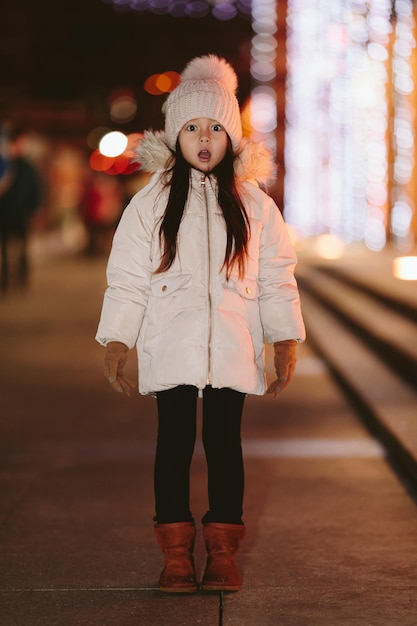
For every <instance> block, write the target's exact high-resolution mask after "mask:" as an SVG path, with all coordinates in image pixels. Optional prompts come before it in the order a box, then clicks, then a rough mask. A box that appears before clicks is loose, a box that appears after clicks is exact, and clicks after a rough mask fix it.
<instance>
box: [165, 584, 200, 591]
mask: <svg viewBox="0 0 417 626" xmlns="http://www.w3.org/2000/svg"><path fill="white" fill-rule="evenodd" d="M159 590H160V591H162V592H163V593H196V591H197V590H198V587H197V585H196V586H195V587H159Z"/></svg>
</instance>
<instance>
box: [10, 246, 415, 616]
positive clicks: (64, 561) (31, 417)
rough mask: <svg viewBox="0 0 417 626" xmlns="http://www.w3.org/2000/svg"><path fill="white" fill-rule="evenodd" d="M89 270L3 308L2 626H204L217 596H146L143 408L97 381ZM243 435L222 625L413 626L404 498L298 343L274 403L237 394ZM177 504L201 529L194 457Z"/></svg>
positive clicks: (60, 269) (148, 469)
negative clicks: (241, 527) (238, 543)
mask: <svg viewBox="0 0 417 626" xmlns="http://www.w3.org/2000/svg"><path fill="white" fill-rule="evenodd" d="M104 264H105V262H104V260H101V259H99V260H87V259H83V258H62V259H57V260H56V262H54V263H46V262H43V263H41V264H39V265H37V266H36V267H35V268H34V274H33V280H32V284H31V287H30V289H29V291H28V292H27V293H24V292H11V293H10V294H9V295H8V296H7V297H6V298H2V299H0V363H1V377H0V415H1V420H0V459H1V465H0V495H1V497H0V624H1V626H133V625H135V626H138V625H139V626H142V625H143V626H152V625H155V626H161V625H167V626H179V625H186V626H193V625H197V624H199V625H202V626H217V625H218V624H219V623H220V622H219V596H218V595H217V594H204V593H198V594H196V595H187V596H185V597H182V596H170V595H164V594H161V593H160V592H159V591H158V589H157V580H158V576H159V572H160V569H161V566H162V557H161V555H160V553H159V550H158V548H157V546H156V544H155V540H154V537H153V530H152V517H153V493H152V468H153V451H154V442H155V435H156V420H155V416H156V412H155V403H154V400H153V399H152V398H143V397H141V396H139V395H137V396H135V397H134V398H133V399H132V400H130V401H129V400H128V399H127V398H124V397H122V396H119V395H118V394H116V393H114V392H113V391H112V390H111V389H110V388H109V387H108V385H107V384H106V381H105V380H104V378H103V376H102V357H103V349H102V348H100V346H98V345H97V344H96V343H95V342H94V339H93V338H94V334H95V328H96V325H97V320H98V315H99V311H100V307H101V298H102V293H103V290H104V286H105V284H104ZM269 356H271V355H269ZM129 369H130V374H131V376H132V378H134V377H135V376H136V368H135V357H134V354H133V353H132V354H131V355H130V363H129ZM243 438H244V450H245V458H246V494H245V521H246V525H247V530H248V534H247V538H246V540H245V541H244V543H243V545H242V549H241V552H240V553H239V556H238V563H239V566H240V567H241V569H242V572H243V576H244V585H243V588H242V591H241V592H239V593H237V594H228V595H225V597H224V609H223V616H222V620H223V624H224V625H226V624H227V625H228V626H229V625H230V626H232V625H236V626H275V625H276V624H280V625H284V626H287V625H291V626H335V625H336V624H337V626H356V625H357V626H365V625H371V624H372V625H373V624H375V625H377V626H379V625H381V624H383V625H384V626H397V625H398V626H415V625H416V624H417V618H416V615H417V608H416V597H417V595H416V594H417V584H416V576H415V572H416V567H417V552H416V549H415V547H416V545H417V515H416V506H415V503H414V501H413V500H412V499H411V498H410V496H409V495H408V494H407V491H406V489H405V487H404V486H403V485H402V484H401V483H400V482H399V480H398V479H397V477H396V476H395V475H394V474H393V472H392V471H391V469H390V466H389V465H388V464H387V462H386V459H385V457H384V451H383V449H382V448H381V446H380V445H379V444H378V442H376V441H375V440H373V439H372V438H370V436H369V434H368V432H367V431H366V429H365V428H364V426H363V425H362V424H361V423H360V422H359V421H358V420H357V418H356V416H355V415H354V413H353V411H352V408H351V407H350V406H349V405H348V403H347V402H346V400H345V399H344V397H343V396H341V394H340V392H339V390H338V389H337V388H336V386H335V383H334V382H333V380H332V379H331V377H330V376H329V374H328V372H327V371H326V369H325V367H324V366H323V363H322V362H321V361H320V360H319V359H317V357H316V356H315V355H314V354H313V353H312V351H311V349H310V347H309V345H308V342H307V343H306V344H304V345H302V346H301V347H300V349H299V362H298V368H297V374H296V378H295V380H294V382H293V384H292V386H291V387H290V388H289V389H288V390H287V391H286V392H285V394H283V395H282V396H281V397H280V398H278V399H277V400H275V401H274V400H273V399H272V398H270V397H264V398H248V400H247V403H246V408H245V417H244V427H243ZM191 492H192V502H193V505H194V506H193V509H194V513H195V516H196V519H200V518H201V516H202V514H203V513H204V512H205V507H206V495H205V464H204V458H203V454H202V451H201V445H200V444H199V445H198V446H197V449H196V454H195V458H194V462H193V475H192V485H191ZM204 558H205V555H204V549H203V545H202V538H201V532H200V533H199V536H198V541H197V548H196V560H197V567H198V569H199V571H201V570H202V568H203V566H204Z"/></svg>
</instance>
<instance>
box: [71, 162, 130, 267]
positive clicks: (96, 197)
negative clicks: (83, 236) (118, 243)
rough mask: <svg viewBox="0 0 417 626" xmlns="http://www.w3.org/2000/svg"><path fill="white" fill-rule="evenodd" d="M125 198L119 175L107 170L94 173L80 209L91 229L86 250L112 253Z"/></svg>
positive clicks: (94, 253)
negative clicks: (109, 172) (113, 238)
mask: <svg viewBox="0 0 417 626" xmlns="http://www.w3.org/2000/svg"><path fill="white" fill-rule="evenodd" d="M124 200H125V193H124V188H123V186H122V184H121V183H120V181H119V179H118V178H117V177H116V176H112V175H110V174H105V173H104V172H95V173H93V174H92V176H91V178H90V180H89V181H88V182H87V185H86V190H85V194H84V198H83V201H82V209H81V214H82V217H83V220H84V224H85V226H86V228H87V232H88V242H87V248H86V252H87V254H89V255H93V256H94V255H97V254H102V253H106V254H108V253H109V250H110V248H111V240H112V237H113V235H114V231H115V228H116V226H117V223H118V221H119V219H120V215H121V213H122V210H123V203H124Z"/></svg>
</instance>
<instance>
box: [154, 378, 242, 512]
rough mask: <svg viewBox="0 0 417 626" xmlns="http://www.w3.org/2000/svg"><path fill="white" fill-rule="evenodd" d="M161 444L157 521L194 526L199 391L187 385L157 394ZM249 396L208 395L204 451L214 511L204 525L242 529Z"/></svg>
mask: <svg viewBox="0 0 417 626" xmlns="http://www.w3.org/2000/svg"><path fill="white" fill-rule="evenodd" d="M156 397H157V404H158V440H157V447H156V457H155V472H154V485H155V507H156V516H155V521H157V522H158V523H160V524H168V523H172V522H188V521H193V516H192V513H191V511H190V466H191V460H192V456H193V452H194V446H195V440H196V416H197V397H198V390H197V388H196V387H193V386H190V385H181V386H179V387H175V388H173V389H169V390H167V391H161V392H158V393H157V394H156ZM244 400H245V394H243V393H240V392H238V391H234V390H232V389H228V388H224V389H213V388H212V387H210V386H208V387H206V388H205V389H204V390H203V431H202V436H203V446H204V451H205V455H206V460H207V472H208V500H209V510H208V512H207V513H206V514H205V515H204V517H203V522H220V523H224V524H242V523H243V522H242V503H243V490H244V469H243V458H242V445H241V436H240V428H241V418H242V410H243V403H244Z"/></svg>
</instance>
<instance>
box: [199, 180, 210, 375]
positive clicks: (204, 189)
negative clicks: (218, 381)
mask: <svg viewBox="0 0 417 626" xmlns="http://www.w3.org/2000/svg"><path fill="white" fill-rule="evenodd" d="M200 182H201V187H202V189H203V195H204V202H205V208H206V220H207V262H208V268H207V301H208V314H209V328H208V346H207V349H208V369H207V384H208V385H210V384H211V380H210V374H211V330H212V324H211V321H212V302H211V288H210V287H211V257H210V212H209V206H208V205H209V203H208V199H207V188H206V176H205V174H202V175H201V179H200Z"/></svg>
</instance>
